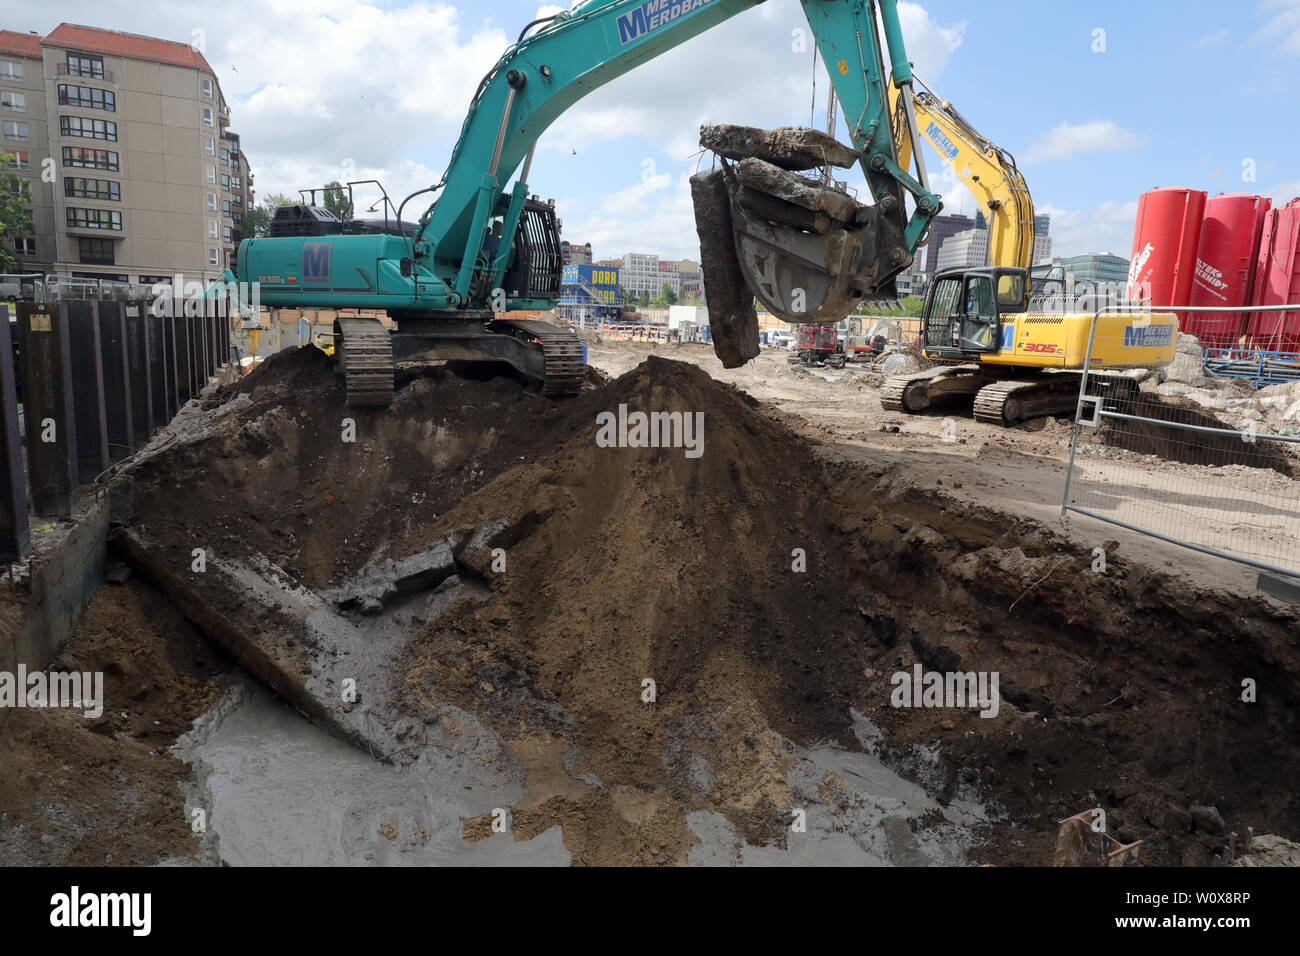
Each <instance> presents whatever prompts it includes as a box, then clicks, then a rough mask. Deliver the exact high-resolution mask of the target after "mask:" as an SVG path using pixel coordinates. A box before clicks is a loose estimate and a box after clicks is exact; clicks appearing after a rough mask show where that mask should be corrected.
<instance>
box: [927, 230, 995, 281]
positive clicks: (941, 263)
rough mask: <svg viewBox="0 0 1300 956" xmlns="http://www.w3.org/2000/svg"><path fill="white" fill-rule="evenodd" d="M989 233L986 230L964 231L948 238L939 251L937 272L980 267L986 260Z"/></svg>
mask: <svg viewBox="0 0 1300 956" xmlns="http://www.w3.org/2000/svg"><path fill="white" fill-rule="evenodd" d="M988 254H989V231H988V230H987V229H966V230H964V231H962V232H959V233H957V234H956V235H954V236H950V237H948V239H947V240H946V241H945V242H944V244H943V247H942V248H941V249H940V250H939V255H938V271H939V272H943V271H944V270H945V269H969V268H971V267H972V266H982V265H984V264H985V262H986V261H987V260H988Z"/></svg>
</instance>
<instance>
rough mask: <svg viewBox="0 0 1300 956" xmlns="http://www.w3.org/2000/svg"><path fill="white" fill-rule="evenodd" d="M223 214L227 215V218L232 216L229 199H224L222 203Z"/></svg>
mask: <svg viewBox="0 0 1300 956" xmlns="http://www.w3.org/2000/svg"><path fill="white" fill-rule="evenodd" d="M221 212H222V213H223V214H224V215H227V216H229V215H230V200H229V199H223V200H222V201H221Z"/></svg>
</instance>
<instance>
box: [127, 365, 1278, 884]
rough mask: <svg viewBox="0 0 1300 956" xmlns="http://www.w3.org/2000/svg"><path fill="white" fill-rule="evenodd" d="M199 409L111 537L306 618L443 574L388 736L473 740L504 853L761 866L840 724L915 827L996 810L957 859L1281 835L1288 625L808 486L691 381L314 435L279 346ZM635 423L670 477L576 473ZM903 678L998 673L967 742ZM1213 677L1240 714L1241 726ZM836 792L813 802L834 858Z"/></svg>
mask: <svg viewBox="0 0 1300 956" xmlns="http://www.w3.org/2000/svg"><path fill="white" fill-rule="evenodd" d="M231 398H232V401H231V402H230V403H228V405H227V406H225V407H224V408H225V410H224V413H223V414H221V415H220V417H219V418H218V419H216V420H215V421H214V422H213V424H212V427H211V428H210V429H209V430H208V431H207V432H206V433H205V434H204V435H202V436H201V437H198V438H197V439H195V440H193V441H189V442H187V443H179V444H178V445H177V447H174V448H169V449H168V450H167V451H165V452H164V453H163V454H160V455H158V456H157V457H156V458H155V459H152V460H150V461H149V462H146V463H144V464H143V465H141V466H140V468H139V469H138V470H137V473H136V477H135V504H136V510H137V518H136V520H137V521H138V522H142V523H145V524H149V525H151V526H153V527H155V528H167V529H174V531H175V540H176V542H177V543H176V548H177V550H178V553H180V554H186V553H188V551H187V549H188V548H189V547H191V546H199V543H200V542H211V544H210V545H209V546H210V547H214V548H218V549H226V550H227V551H228V552H230V553H233V554H239V555H252V554H254V553H259V554H262V555H265V556H267V557H270V558H272V559H273V560H274V561H276V563H277V564H279V565H280V566H281V567H283V568H285V569H286V570H288V571H289V572H290V573H291V574H292V575H294V576H295V577H297V578H299V579H300V580H302V581H304V582H305V583H306V584H308V585H309V586H311V587H313V588H317V589H324V588H328V587H332V586H335V585H338V584H340V583H342V582H346V581H348V580H350V579H352V578H354V577H355V576H356V575H358V574H359V573H360V572H361V571H362V570H363V568H365V567H367V566H369V565H372V564H376V563H379V562H381V561H383V560H391V559H401V558H404V557H406V556H408V555H413V554H416V553H418V552H422V551H425V550H426V549H428V548H429V547H430V546H431V545H434V544H435V543H437V542H440V541H446V540H448V539H451V540H454V541H455V542H457V545H456V569H457V573H458V576H459V578H460V579H461V580H462V581H467V582H473V583H477V584H479V585H481V587H477V588H473V589H470V590H472V591H473V592H474V595H475V596H474V597H473V598H469V597H467V598H466V599H464V600H461V601H460V602H459V603H457V604H455V605H454V606H452V607H451V608H450V609H449V610H447V611H446V612H444V613H443V614H442V615H441V616H440V617H438V618H437V619H436V620H434V621H433V622H432V623H431V624H428V625H427V626H425V627H424V630H423V631H422V632H421V633H419V636H418V637H417V638H416V639H415V640H414V642H413V643H412V644H410V645H409V646H408V648H407V650H406V652H405V654H404V655H403V656H402V658H401V659H400V660H399V661H397V662H395V664H394V668H393V670H392V671H391V672H390V673H391V678H392V681H393V684H394V685H395V686H397V687H399V689H400V690H401V692H402V694H403V697H402V700H403V704H402V706H403V707H404V708H405V711H406V714H407V715H409V716H410V717H413V718H415V720H414V721H413V722H412V726H416V727H418V726H421V724H422V725H423V726H426V727H427V726H429V725H431V724H437V723H439V722H442V723H443V725H444V727H445V725H446V724H447V723H448V722H449V721H450V719H451V718H450V717H449V716H448V713H449V711H448V710H447V709H446V708H444V707H443V706H442V703H443V702H448V703H451V704H455V705H457V706H459V707H461V708H463V709H465V710H467V711H469V712H470V713H472V714H473V715H474V716H475V717H476V718H478V719H479V720H480V721H482V722H483V723H484V724H486V725H488V726H490V727H491V728H492V729H493V730H494V731H495V732H496V734H497V735H498V736H499V737H500V738H501V739H502V740H504V741H505V747H506V750H507V751H508V752H509V753H510V754H511V756H512V758H513V759H514V760H515V761H516V762H517V764H518V765H519V766H520V767H522V768H523V770H524V772H525V775H526V789H527V790H528V793H529V796H528V797H527V798H526V799H525V800H523V801H521V802H519V803H517V804H516V805H514V806H513V807H511V808H510V809H511V811H512V816H513V821H514V827H513V832H514V833H515V835H516V837H519V838H523V837H528V836H532V835H533V834H535V833H539V832H541V831H543V830H545V829H547V828H548V827H550V826H553V825H556V824H559V825H561V826H562V827H563V828H564V839H565V843H566V846H567V847H568V848H569V849H570V851H571V852H572V853H573V855H574V859H575V861H577V862H587V863H677V862H683V861H684V860H685V858H686V854H687V852H688V851H689V849H690V847H691V846H692V845H693V844H694V842H695V837H694V835H693V833H692V832H691V830H690V829H689V828H688V826H687V823H686V816H687V814H689V813H691V812H692V811H700V810H711V811H716V812H719V813H721V814H723V815H724V816H726V817H727V819H728V820H729V821H730V822H731V824H732V825H733V826H734V827H735V828H736V830H737V832H738V833H739V834H740V835H741V836H742V837H743V838H744V839H746V840H748V841H750V842H753V843H767V844H782V843H784V842H785V841H787V840H788V839H789V830H788V826H789V823H790V811H791V810H792V809H795V808H798V807H800V806H805V805H806V804H807V801H808V799H809V797H808V795H807V794H806V793H798V792H796V791H795V789H794V788H792V785H791V783H790V778H789V775H788V773H787V771H788V770H789V768H790V767H791V765H792V764H793V763H794V762H795V761H796V760H797V759H798V750H799V748H807V747H812V746H815V745H817V744H819V743H821V742H823V741H838V742H840V743H843V744H845V745H847V746H849V747H852V748H856V747H858V746H859V742H858V738H857V736H856V735H855V726H857V725H855V721H854V717H853V711H854V710H856V711H857V712H858V713H860V714H865V715H867V716H868V717H870V718H871V719H872V720H874V721H875V722H876V724H877V725H879V726H881V727H882V728H883V729H884V731H885V735H886V740H885V742H886V747H887V749H888V750H889V752H890V753H891V754H892V756H893V759H894V760H895V761H896V762H897V764H898V765H899V766H903V767H907V768H910V769H911V772H912V773H913V775H914V776H915V777H916V778H918V779H919V780H921V781H922V782H924V783H925V784H927V785H928V786H930V787H931V788H932V790H933V791H934V792H935V793H937V794H938V795H939V798H940V800H941V802H947V801H950V800H952V799H955V798H958V797H961V796H964V795H966V796H968V795H969V794H970V793H971V792H972V791H973V789H974V788H976V787H986V788H988V792H989V793H991V795H992V796H994V797H996V798H997V799H998V800H999V801H1000V802H1001V803H1002V804H1004V805H1005V806H1006V807H1007V808H1008V809H1009V811H1010V814H1011V818H1012V820H1013V821H1014V822H1015V824H1016V829H1011V828H1009V827H1004V826H996V827H992V828H990V831H989V834H988V835H989V838H990V840H991V841H992V843H991V846H989V847H986V848H983V849H981V850H978V851H977V858H978V859H980V860H982V861H993V862H1015V863H1031V864H1032V863H1037V864H1046V863H1049V862H1050V860H1051V845H1052V841H1053V840H1054V837H1055V832H1056V821H1057V820H1059V819H1062V818H1064V817H1066V816H1070V815H1073V814H1075V813H1078V812H1080V811H1082V810H1085V809H1090V808H1092V807H1096V806H1103V807H1105V808H1106V809H1107V811H1108V817H1109V819H1110V820H1111V821H1112V826H1113V829H1114V832H1116V834H1117V835H1118V836H1119V837H1120V838H1121V839H1123V840H1126V841H1128V840H1132V839H1146V840H1148V841H1149V843H1148V847H1147V850H1146V859H1148V860H1151V861H1153V862H1162V863H1178V862H1187V863H1206V862H1208V861H1209V859H1210V855H1211V854H1212V853H1213V852H1214V851H1215V850H1216V849H1217V848H1218V847H1219V846H1221V845H1222V844H1223V843H1224V842H1225V839H1224V835H1223V834H1222V833H1219V832H1215V828H1214V827H1212V826H1211V823H1209V822H1207V821H1213V820H1215V819H1216V817H1215V815H1210V814H1207V813H1204V812H1198V811H1196V809H1195V808H1197V807H1201V806H1203V805H1208V804H1213V805H1215V806H1216V807H1217V812H1218V814H1220V815H1221V818H1222V819H1223V820H1225V821H1226V822H1227V825H1229V826H1231V827H1232V828H1235V829H1238V830H1239V831H1241V832H1244V827H1245V826H1246V825H1251V826H1254V827H1255V830H1256V832H1278V833H1281V834H1282V835H1284V836H1289V837H1294V836H1295V835H1296V833H1295V832H1294V827H1295V822H1294V821H1295V820H1296V819H1300V805H1297V802H1296V801H1297V797H1296V796H1295V794H1296V793H1297V792H1300V759H1298V758H1300V747H1297V745H1296V744H1295V741H1296V740H1297V739H1300V735H1298V734H1297V729H1298V728H1297V717H1296V714H1297V713H1300V680H1298V679H1297V675H1298V674H1300V648H1297V646H1296V643H1295V634H1296V633H1300V621H1297V618H1296V616H1295V615H1294V614H1289V613H1287V612H1283V611H1281V610H1279V609H1278V608H1277V607H1276V606H1270V605H1267V604H1265V603H1263V602H1261V601H1256V600H1244V599H1241V598H1235V597H1230V596H1227V595H1223V594H1219V593H1215V592H1206V591H1198V590H1194V589H1192V588H1190V587H1188V586H1187V585H1185V584H1180V583H1179V582H1178V581H1177V580H1176V579H1173V578H1171V577H1169V576H1166V575H1163V574H1160V573H1156V572H1153V571H1150V570H1149V569H1143V568H1140V567H1130V566H1128V565H1127V563H1126V562H1125V561H1124V560H1123V556H1122V554H1119V553H1117V546H1115V545H1113V544H1107V546H1106V550H1107V554H1108V562H1109V565H1108V570H1107V571H1106V572H1105V573H1100V574H1099V573H1094V572H1093V571H1092V570H1091V564H1092V560H1093V558H1092V555H1091V554H1090V553H1081V552H1079V551H1078V550H1077V548H1076V547H1075V546H1073V545H1071V544H1069V543H1068V542H1067V541H1065V540H1064V539H1063V538H1060V537H1058V536H1056V535H1055V534H1053V533H1052V532H1050V531H1047V530H1045V529H1044V528H1042V527H1041V526H1039V525H1036V524H1034V523H1032V522H1028V521H1015V520H1011V519H1009V518H1008V517H1007V515H1006V514H1005V513H1002V512H999V511H996V510H994V509H993V508H991V507H989V508H972V507H971V506H969V505H961V504H959V503H958V502H956V501H954V500H953V499H950V498H947V497H946V496H945V495H944V494H943V493H942V491H941V490H940V491H936V490H935V489H933V488H925V489H922V488H919V487H917V485H916V483H915V481H914V480H913V479H912V478H911V476H910V474H909V472H908V470H907V469H906V467H887V466H884V465H875V464H873V463H872V462H870V461H869V460H867V461H857V462H852V463H850V462H836V463H834V464H827V463H826V462H824V461H823V460H822V459H821V458H820V457H819V455H818V451H817V446H816V445H815V444H814V443H812V442H809V441H808V440H806V439H803V438H800V437H798V436H796V435H795V434H793V433H792V432H791V431H790V430H789V429H788V428H787V427H786V426H785V425H783V424H781V423H780V422H779V421H778V420H776V419H775V418H774V417H772V416H770V415H768V414H767V413H766V412H765V411H764V410H763V409H761V408H760V407H759V406H758V405H757V403H756V402H755V401H754V400H752V399H751V398H749V397H748V396H747V395H745V394H744V393H742V392H739V391H737V390H735V389H733V388H731V387H729V386H725V385H722V384H720V383H718V382H717V381H715V380H713V379H712V378H711V377H710V376H709V375H708V374H707V373H705V372H704V371H703V370H701V369H699V368H697V367H694V366H690V365H684V364H681V363H676V362H670V361H666V360H663V359H658V358H654V357H652V358H650V359H649V360H647V361H646V362H645V363H643V364H642V365H640V366H638V367H636V368H634V369H633V370H632V371H630V372H628V373H627V374H625V375H623V376H621V377H619V378H617V379H615V380H613V381H610V382H608V383H607V384H603V385H601V386H599V387H597V388H595V389H592V390H589V391H587V392H584V393H583V394H581V395H579V396H578V397H576V398H573V399H570V400H566V401H563V402H554V401H551V400H548V399H545V398H542V397H539V396H537V395H532V394H528V393H526V392H524V391H522V390H520V389H519V387H518V385H517V384H516V383H515V382H514V381H512V380H509V379H493V378H467V377H464V376H463V375H461V374H458V373H457V370H455V369H451V368H448V367H445V366H439V367H433V368H426V369H419V370H408V371H406V372H404V373H403V376H402V378H401V380H400V381H399V383H398V393H397V397H396V399H395V402H394V405H393V407H392V408H390V409H388V410H381V411H373V412H372V411H368V410H364V409H348V408H346V407H345V406H344V404H343V391H342V386H341V383H340V382H339V381H338V379H337V378H335V377H333V376H332V375H331V373H330V371H329V369H328V367H327V365H326V363H325V360H324V358H323V356H321V355H320V353H318V352H317V351H316V350H314V349H310V348H308V349H302V350H299V351H298V352H295V353H289V354H287V355H284V356H283V357H280V356H277V357H276V358H275V359H273V360H271V361H268V362H267V363H265V364H264V365H263V367H262V368H261V369H259V370H258V371H257V372H254V373H253V374H252V375H250V376H249V377H248V378H247V379H246V380H245V381H244V382H243V383H241V385H240V386H239V387H238V388H237V389H234V390H232V392H231ZM635 412H645V413H651V412H659V413H676V414H678V415H679V416H680V419H679V420H680V421H682V422H685V421H687V420H689V421H691V422H692V423H694V422H695V421H696V419H695V416H696V415H697V414H700V413H702V414H703V430H702V432H697V433H694V437H697V438H699V439H701V440H702V445H701V446H700V452H701V453H700V454H699V455H698V456H696V455H694V453H693V452H692V450H691V449H690V448H688V447H682V445H683V444H687V443H685V442H679V443H678V444H677V445H676V446H671V443H669V444H670V447H635V442H627V443H623V447H617V446H616V447H606V445H607V444H608V443H606V442H604V441H603V440H602V441H598V437H602V435H603V434H604V433H602V426H601V421H602V418H603V416H606V415H612V416H613V417H614V419H615V421H616V422H618V421H619V420H621V419H622V418H623V416H626V417H627V419H629V420H630V418H631V415H632V413H635ZM214 414H215V413H214ZM345 419H350V420H351V422H352V424H353V425H354V426H355V437H356V440H355V441H354V442H349V441H346V440H344V439H343V437H342V436H343V434H344V430H345V429H346V428H347V423H346V422H345V421H344V420H345ZM634 434H635V433H634V431H633V430H632V428H629V429H628V433H627V437H629V438H631V437H632V436H633V435H634ZM604 437H608V436H607V434H604ZM679 437H682V438H684V437H686V436H684V435H682V434H680V433H679ZM629 445H631V446H632V447H628V446H629ZM495 549H500V550H499V551H497V550H495ZM502 562H504V563H502ZM916 664H920V665H922V666H923V667H924V668H925V669H927V670H934V671H940V672H950V671H971V672H996V673H998V674H999V675H1000V692H1001V698H1002V703H1001V708H1000V710H999V712H998V714H997V716H996V717H994V718H990V719H985V718H982V717H980V716H979V713H978V711H977V710H976V709H971V708H967V709H958V710H954V709H953V708H938V709H915V708H913V709H896V708H894V707H893V706H892V705H891V691H892V685H891V675H893V674H896V673H899V672H906V671H910V669H911V668H912V667H913V666H914V665H916ZM1243 677H1253V678H1255V679H1256V680H1257V681H1259V683H1260V686H1261V687H1262V686H1263V685H1264V681H1265V679H1267V680H1268V684H1269V687H1270V692H1269V694H1268V695H1267V699H1265V698H1264V697H1261V699H1260V701H1259V703H1257V704H1251V705H1245V704H1243V702H1242V700H1241V697H1240V693H1241V680H1242V678H1243ZM858 729H860V727H859V728H858ZM936 743H937V744H939V746H940V749H941V751H942V753H943V755H944V756H945V757H946V758H947V759H946V760H945V761H944V762H943V763H942V764H936V762H935V759H934V751H933V747H934V745H935V744H936ZM1279 748H1281V749H1279ZM939 766H943V767H950V768H962V769H961V770H960V771H959V770H957V769H951V770H945V771H943V772H942V773H941V774H940V775H939V776H938V777H936V776H935V773H936V769H935V768H936V767H939ZM847 787H848V784H847V782H846V781H844V780H843V779H840V778H837V777H836V776H835V775H834V774H827V776H826V778H825V779H824V780H823V781H821V786H820V787H819V788H818V790H819V792H820V793H822V794H823V795H824V797H823V804H824V805H825V806H826V807H827V808H829V809H827V811H826V812H827V813H828V814H829V815H830V818H831V820H832V821H833V825H836V826H838V825H841V824H842V823H843V821H844V820H846V819H848V816H847V815H848V814H850V813H851V812H852V807H851V806H850V803H851V801H847V800H841V799H840V796H837V795H842V794H844V793H845V792H847V789H846V788H847ZM837 807H839V808H841V809H840V810H837V809H836V808H837ZM837 813H839V814H840V815H838V816H837ZM936 825H938V824H936ZM922 828H924V827H922ZM488 832H489V821H488V819H487V818H486V817H484V818H476V819H474V820H470V821H467V824H466V834H467V835H468V836H470V837H471V838H477V837H479V836H482V835H486V834H487V833H488ZM855 838H856V837H855Z"/></svg>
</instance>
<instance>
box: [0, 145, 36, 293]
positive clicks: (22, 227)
mask: <svg viewBox="0 0 1300 956" xmlns="http://www.w3.org/2000/svg"><path fill="white" fill-rule="evenodd" d="M12 160H13V156H12V154H10V153H0V169H7V168H8V166H9V163H10V162H11V161H12ZM31 205H32V187H31V184H30V183H29V182H28V181H27V180H26V179H24V178H23V177H22V176H19V175H18V174H17V173H4V174H3V175H0V272H13V271H15V270H16V269H17V267H18V257H17V255H16V254H15V249H14V240H15V239H22V238H24V237H26V236H30V235H31V234H32V210H31Z"/></svg>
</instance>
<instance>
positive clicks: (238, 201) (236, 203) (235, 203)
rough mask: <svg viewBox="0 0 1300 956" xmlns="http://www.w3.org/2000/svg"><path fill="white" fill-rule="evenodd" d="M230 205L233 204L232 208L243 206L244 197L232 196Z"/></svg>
mask: <svg viewBox="0 0 1300 956" xmlns="http://www.w3.org/2000/svg"><path fill="white" fill-rule="evenodd" d="M230 204H231V205H232V206H242V205H243V204H244V197H243V196H231V197H230Z"/></svg>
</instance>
